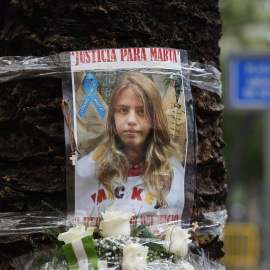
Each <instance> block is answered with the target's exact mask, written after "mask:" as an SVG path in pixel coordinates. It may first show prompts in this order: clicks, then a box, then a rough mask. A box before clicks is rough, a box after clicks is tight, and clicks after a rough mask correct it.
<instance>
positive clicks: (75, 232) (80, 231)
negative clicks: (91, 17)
mask: <svg viewBox="0 0 270 270" xmlns="http://www.w3.org/2000/svg"><path fill="white" fill-rule="evenodd" d="M94 230H95V227H87V228H86V230H85V226H78V227H73V228H70V229H69V230H68V231H67V232H64V233H61V234H59V235H58V238H57V239H58V240H59V241H64V242H65V244H68V243H71V242H73V241H75V240H78V239H81V238H83V237H85V236H88V235H92V234H93V232H94Z"/></svg>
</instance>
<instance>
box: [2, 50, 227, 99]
mask: <svg viewBox="0 0 270 270" xmlns="http://www.w3.org/2000/svg"><path fill="white" fill-rule="evenodd" d="M185 69H186V71H187V72H188V73H189V78H190V84H191V85H194V86H197V87H199V88H202V89H205V90H209V91H211V92H214V93H216V94H218V95H219V96H220V97H221V95H222V85H221V73H220V71H219V70H217V69H216V68H215V67H213V66H211V65H207V64H202V63H198V62H191V61H189V64H188V65H187V66H186V67H185ZM66 72H70V71H69V66H68V65H63V62H62V61H60V57H59V55H49V56H44V57H37V56H3V57H0V82H7V81H10V80H15V79H27V78H34V77H46V76H47V77H58V78H61V77H62V74H63V73H66Z"/></svg>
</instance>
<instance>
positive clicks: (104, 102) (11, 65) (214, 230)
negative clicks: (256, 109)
mask: <svg viewBox="0 0 270 270" xmlns="http://www.w3.org/2000/svg"><path fill="white" fill-rule="evenodd" d="M143 49H145V50H146V51H148V52H149V53H151V54H149V55H151V60H149V59H148V60H146V59H145V60H146V61H144V63H143V64H141V63H140V65H141V66H140V65H138V66H136V63H135V62H136V61H137V60H138V62H140V58H139V57H142V58H143V57H146V56H144V55H143V54H140V53H143ZM113 53H116V54H115V55H114V54H113ZM117 53H119V54H117ZM174 53H175V57H174ZM116 55H117V56H116ZM90 57H91V58H90ZM116 57H119V59H120V58H121V59H123V60H122V63H121V64H120V65H119V66H115V67H114V63H113V62H117V61H116ZM125 57H126V58H125ZM152 57H153V61H152ZM170 57H171V59H170ZM124 58H125V59H124ZM142 58H141V59H142ZM154 58H155V59H154ZM90 59H92V60H91V61H92V62H91V61H90ZM136 59H137V60H136ZM72 61H73V62H72ZM97 62H99V63H100V64H99V63H97ZM124 62H125V63H126V66H124ZM168 63H169V65H168ZM80 64H82V65H81V66H80ZM91 64H92V65H91ZM96 64H99V65H96ZM170 65H171V66H170ZM112 70H114V71H115V72H111V71H112ZM138 73H140V74H142V75H143V76H144V77H143V76H142V77H140V79H139V80H142V81H143V82H144V83H148V82H147V81H145V77H148V78H150V79H151V80H152V81H153V82H154V84H156V85H158V86H159V87H157V88H162V89H161V90H160V89H159V90H160V95H161V98H162V102H163V105H164V104H165V105H167V108H166V111H165V113H167V114H166V115H167V117H168V119H171V120H172V119H173V120H172V121H173V124H174V125H175V126H177V125H179V126H180V125H182V127H183V130H181V132H182V133H183V134H184V136H182V138H181V141H177V143H178V146H180V147H179V148H181V147H182V148H181V149H182V150H183V151H182V154H183V156H184V158H182V159H180V162H178V163H176V162H175V163H173V161H172V163H171V165H169V166H171V167H169V168H171V170H174V172H173V174H174V176H175V175H176V176H177V177H179V175H181V173H178V172H177V170H176V168H182V167H183V171H181V172H182V174H183V175H184V182H181V183H178V184H177V185H175V186H173V181H174V178H172V179H171V180H170V181H171V182H170V185H172V186H173V188H172V191H169V194H171V195H170V197H173V196H175V197H176V198H177V203H174V204H173V203H172V204H171V205H173V206H174V207H175V208H177V207H178V208H179V209H178V208H177V209H176V210H175V209H174V208H173V207H171V208H172V209H170V207H167V205H166V207H162V205H160V201H158V200H157V199H156V198H155V196H153V194H152V193H151V192H150V193H146V192H145V193H146V194H145V195H144V196H145V197H143V196H142V194H143V192H144V191H142V188H141V186H139V185H141V183H139V184H138V186H135V187H132V188H133V193H132V194H131V197H132V198H133V199H134V200H135V199H137V200H138V201H139V200H142V199H141V198H143V200H144V201H146V202H147V203H148V204H150V203H149V201H151V203H153V200H155V199H156V200H157V201H154V203H153V206H155V207H154V208H155V210H152V209H150V208H147V209H146V210H145V209H144V208H143V205H140V204H136V205H135V207H134V209H133V211H132V212H133V214H134V216H133V217H132V218H131V220H130V221H128V222H129V223H130V226H131V229H132V230H134V228H136V227H137V228H138V226H139V228H141V230H138V231H137V235H136V234H135V236H134V235H132V234H131V235H129V236H128V237H127V236H122V237H118V236H115V237H111V236H107V237H103V235H102V234H104V232H105V229H104V228H103V229H101V231H100V232H101V237H100V235H97V232H96V233H95V235H94V238H95V250H96V252H97V254H98V255H97V257H98V259H99V260H106V261H107V263H108V267H107V268H106V267H105V268H102V267H101V266H100V267H99V268H98V269H133V270H135V269H145V270H150V269H160V270H161V269H167V270H169V269H190V270H192V269H196V270H198V269H200V270H204V269H207V270H212V269H213V270H214V269H215V270H223V269H225V267H224V266H222V265H220V264H218V263H215V262H212V261H211V260H209V259H208V258H207V257H206V255H205V254H204V252H203V251H202V250H201V249H200V248H198V250H197V253H199V254H200V255H195V254H193V253H192V252H191V251H190V250H189V247H188V246H189V244H187V248H188V252H187V254H182V255H181V256H180V255H175V254H174V253H173V252H171V250H170V248H169V251H168V250H167V251H166V248H165V249H164V246H166V242H167V247H171V244H172V242H168V241H167V240H166V237H165V234H166V233H167V232H168V231H169V230H171V229H172V228H174V227H177V228H182V229H184V230H188V231H189V232H190V233H191V231H194V230H196V232H198V233H199V234H201V235H209V236H211V235H220V234H221V232H222V228H223V226H224V224H225V221H226V218H227V212H226V210H222V211H218V212H211V213H204V214H203V217H200V218H198V220H196V221H197V224H196V225H195V224H193V225H192V224H191V223H192V222H191V217H190V216H191V213H192V211H193V201H194V190H195V184H196V183H195V178H196V151H197V148H196V147H197V134H196V133H197V132H196V123H195V120H194V119H195V118H194V107H193V102H192V95H191V91H190V85H194V86H197V87H199V88H201V89H205V90H208V91H211V92H214V93H216V94H218V95H219V96H221V81H220V72H219V71H218V70H217V69H216V68H214V67H213V66H209V65H205V64H201V63H196V62H189V61H188V57H187V53H186V52H185V51H183V50H174V49H166V48H151V49H150V48H133V49H121V50H120V49H107V50H95V51H86V52H85V51H84V52H71V53H62V54H60V55H53V56H45V57H34V56H27V57H21V56H14V57H11V56H6V57H1V58H0V82H1V83H4V82H8V81H11V80H16V79H28V78H35V77H57V78H62V85H63V99H64V100H67V102H66V104H68V106H69V108H68V110H69V112H68V114H69V115H70V119H69V120H70V122H69V123H68V125H65V140H66V164H67V166H66V175H67V177H66V185H67V208H68V212H67V213H66V215H64V216H63V215H60V213H58V212H53V213H52V212H43V213H37V212H27V213H12V212H9V213H1V214H0V237H9V235H23V234H36V233H45V234H46V233H48V231H54V230H55V229H56V231H59V230H60V231H67V230H68V228H70V227H72V226H74V225H77V226H78V225H81V224H84V225H85V226H88V227H89V226H94V227H96V230H97V228H98V230H99V229H100V227H99V224H100V222H101V220H102V218H101V214H100V212H101V211H104V210H107V209H105V207H108V208H110V207H111V205H112V204H113V203H114V201H113V200H112V202H111V204H110V205H109V204H108V205H105V206H102V207H101V202H102V201H103V200H104V196H105V197H106V196H107V197H108V198H109V197H110V194H109V193H104V194H103V193H102V192H101V191H102V189H99V190H97V191H96V192H93V194H92V193H91V194H88V199H90V198H91V199H92V201H94V203H95V207H96V209H95V211H96V212H94V211H92V209H90V210H89V209H87V211H86V210H85V209H83V213H80V210H81V205H80V198H81V197H83V193H85V191H86V190H87V189H86V187H87V185H85V186H83V185H82V186H81V187H79V188H78V185H77V186H76V177H77V183H78V182H79V183H80V182H82V181H85V182H86V183H87V181H88V180H89V177H88V175H87V177H85V178H84V177H83V176H84V175H85V174H87V173H88V172H87V170H88V169H89V167H90V165H89V163H87V162H89V159H86V163H85V164H88V165H87V166H84V167H83V169H82V168H80V167H79V165H78V163H79V162H80V163H81V161H76V162H75V158H79V155H77V154H76V153H75V151H76V150H78V149H79V150H81V151H82V154H83V155H84V156H86V157H87V155H88V153H89V152H90V153H91V152H93V149H95V148H96V147H97V146H98V145H99V144H100V142H101V141H102V138H103V136H104V135H103V134H104V130H105V126H106V124H105V122H104V121H103V120H102V119H103V118H104V119H106V117H108V110H109V109H108V108H109V106H110V105H109V96H110V95H111V93H112V90H113V88H114V87H115V85H116V81H117V80H118V79H120V78H121V77H124V76H126V74H135V75H136V76H137V74H138ZM120 80H121V79H120ZM96 81H97V82H98V83H99V88H98V87H96V88H95V87H94V85H95V83H96ZM112 81H113V83H112ZM107 82H109V83H108V84H106V83H107ZM87 84H88V85H87ZM87 87H88V88H89V89H88V90H89V91H88V90H87ZM116 88H117V87H115V89H116ZM87 91H88V92H91V91H92V92H94V93H95V95H96V96H95V98H96V99H91V102H92V104H91V102H88V103H89V104H90V105H89V104H87V95H88V93H87ZM133 91H134V89H133ZM170 91H171V92H170ZM108 93H109V94H108ZM136 93H137V92H136ZM138 93H140V94H141V95H143V94H144V92H143V91H142V92H138ZM138 93H137V94H138ZM119 97H121V98H122V96H121V91H120V92H119V93H118V97H117V98H116V99H115V102H116V104H117V100H119V99H120V98H119ZM91 98H92V97H91ZM140 99H141V100H143V99H142V97H141V98H140ZM140 99H139V102H140V101H141V100H140ZM129 100H132V101H134V100H136V96H134V95H133V96H132V98H130V97H129ZM146 100H147V98H146ZM164 100H165V101H164ZM85 101H86V103H85V104H86V105H87V106H92V109H91V113H92V112H93V111H94V114H93V113H92V114H89V110H88V111H87V109H85V108H84V106H83V104H84V102H85ZM94 101H95V102H96V103H95V104H94ZM125 102H126V101H125ZM137 102H138V100H137ZM143 102H145V101H144V100H143ZM147 102H148V103H147ZM147 102H145V103H143V106H142V105H140V106H137V105H136V106H137V107H140V110H141V107H144V110H145V109H146V111H147V110H149V111H150V109H149V108H148V107H149V106H150V105H151V102H152V103H155V102H153V100H150V101H149V100H147ZM149 104H150V105H149ZM120 105H121V104H120ZM124 105H125V104H124ZM154 105H156V106H160V105H159V103H155V104H154ZM128 106H129V105H128ZM131 106H133V105H131ZM147 106H148V107H147ZM125 107H127V106H126V105H125ZM137 107H136V108H137ZM153 107H154V106H153ZM122 109H123V108H122V107H121V110H122ZM159 109H160V108H159ZM66 110H67V109H66V108H65V105H63V112H64V113H66ZM136 110H137V109H136ZM139 113H141V112H139ZM172 113H173V114H175V115H176V116H175V117H172V118H170V116H171V115H172ZM180 113H181V119H180V118H179V119H177V114H180ZM68 114H67V115H68ZM116 114H117V112H116V108H113V115H114V116H113V117H114V122H117V121H116V120H115V119H116ZM143 114H144V113H143ZM153 114H154V112H151V113H149V115H151V117H152V118H151V119H150V120H149V119H148V120H147V121H148V122H151V121H152V122H151V125H149V126H151V128H153V126H154V123H153V121H154V120H153V119H155V118H154V117H153ZM78 115H79V116H80V118H79V117H78ZM149 115H148V116H149ZM84 117H85V118H87V117H89V119H91V120H89V121H88V122H87V123H86V124H85V123H84V122H83V119H85V118H84ZM78 119H79V120H78ZM178 120H179V122H177V121H178ZM155 121H156V120H155ZM93 125H96V126H99V129H101V131H100V132H98V133H97V136H96V137H94V139H93V137H91V138H90V139H91V143H90V144H88V145H87V142H86V141H87V140H86V139H81V138H86V137H87V134H86V133H87V132H88V131H89V126H91V128H92V126H93ZM107 125H108V124H107ZM85 127H86V129H87V132H85V133H84V131H83V130H84V128H85ZM151 128H149V127H148V129H147V128H146V133H147V135H145V138H146V139H148V138H149V137H147V136H149V134H150V133H151ZM93 130H94V131H95V129H94V128H92V130H91V132H92V133H93ZM78 131H79V132H78ZM80 132H81V134H79V133H80ZM117 132H119V133H120V131H119V130H117ZM134 132H135V131H134V130H131V131H129V133H132V134H129V137H135V135H134V134H133V133H134ZM159 132H160V130H159ZM161 132H162V129H161ZM72 136H74V137H73V138H71V137H72ZM91 136H92V135H91ZM145 138H144V140H146V139H145ZM157 138H158V137H157ZM121 140H122V141H123V142H124V144H125V143H126V142H125V138H124V137H123V138H122V137H121ZM74 142H75V146H74V147H73V143H74ZM76 142H77V144H78V145H76ZM143 143H144V141H142V142H141V144H143ZM126 145H127V144H126ZM126 145H125V146H126ZM77 146H78V147H77ZM70 154H71V157H70ZM95 154H96V155H98V154H99V152H94V154H93V155H95ZM171 156H172V157H171V160H173V158H174V157H173V155H171ZM90 157H91V158H92V156H90ZM70 158H72V159H73V160H72V163H71V160H70ZM81 160H82V159H81ZM178 161H179V160H178ZM144 162H145V161H144ZM147 162H151V159H149V161H147ZM145 163H146V162H145ZM74 164H76V165H75V166H73V165H74ZM81 164H82V163H81ZM135 166H137V165H135ZM135 166H134V168H133V169H135ZM139 166H141V165H140V164H139ZM142 166H145V164H144V165H142ZM181 166H182V167H181ZM181 170H182V169H181ZM78 172H79V174H80V176H79V177H78V176H76V175H77V173H78ZM97 172H98V171H95V172H94V174H93V175H95V176H96V175H97ZM169 174H170V172H168V171H165V172H164V175H165V176H166V175H169ZM137 176H138V175H136V177H137ZM157 177H159V178H161V177H160V175H158V176H157ZM78 180H79V181H78ZM95 180H96V179H95ZM139 181H141V179H139ZM181 181H182V180H181ZM87 184H88V183H87ZM179 187H180V189H181V192H182V193H183V190H184V194H182V193H181V194H182V195H181V196H182V197H181V196H180V195H179V196H178V193H180V191H179ZM78 189H80V193H76V192H77V190H78ZM74 190H75V191H74ZM134 190H135V191H136V194H135V193H134ZM124 191H125V189H118V190H117V188H115V189H114V195H117V196H119V197H117V199H122V197H121V196H122V195H123V192H124ZM170 192H171V193H170ZM176 193H177V194H176ZM154 195H156V194H154ZM123 196H124V195H123ZM107 197H106V198H107ZM183 197H184V199H183ZM166 200H167V201H168V202H169V204H168V205H169V206H170V203H171V201H170V200H168V199H167V197H166V199H164V200H163V201H166ZM167 201H166V203H167ZM84 203H85V201H83V203H82V204H84ZM76 204H77V205H80V206H79V207H78V206H76ZM164 206H165V203H164ZM117 207H118V206H117ZM117 207H116V210H118V209H117ZM132 207H133V205H131V203H129V202H127V201H126V202H125V209H124V210H130V209H131V208H132ZM85 208H86V207H85ZM156 209H158V210H156ZM121 210H122V209H121ZM154 211H156V212H155V213H156V216H154V215H153V212H154ZM153 216H154V217H153ZM103 218H104V216H103ZM120 219H121V218H120ZM118 221H119V220H118V219H117V222H118ZM117 224H118V223H117ZM117 226H118V225H117ZM140 226H142V227H140ZM109 227H110V226H109ZM146 227H147V232H149V233H147V234H146V236H147V237H145V235H144V229H145V228H146ZM138 235H139V236H140V237H139V236H138ZM191 235H192V233H191V234H190V236H191ZM190 239H191V237H190ZM186 242H187V243H189V242H191V240H187V239H186ZM72 243H73V242H72ZM132 244H135V245H137V246H140V247H146V246H148V248H149V251H148V253H147V264H145V261H144V264H142V265H143V266H141V267H140V266H138V265H137V266H135V265H134V266H132V267H133V268H132V267H131V268H130V267H127V268H125V267H124V266H123V268H121V267H122V266H121V265H122V263H123V257H121V256H123V248H124V246H127V245H132ZM58 246H59V247H60V246H61V245H59V243H58ZM194 246H195V248H197V245H196V243H195V242H194V244H193V247H194ZM58 251H59V253H60V254H61V256H60V257H57V256H55V253H49V257H48V259H47V262H45V263H42V264H40V263H38V264H37V260H36V259H37V258H36V257H37V255H38V254H39V252H40V250H39V251H37V250H36V251H35V252H33V253H29V254H25V255H23V256H20V257H17V258H14V259H13V263H14V266H15V270H20V269H29V270H31V269H44V270H49V269H55V270H56V269H57V270H61V269H63V270H64V269H69V265H68V262H67V260H66V259H63V257H64V255H63V250H62V249H61V248H60V249H59V250H58ZM58 251H57V252H58ZM116 251H118V252H119V254H120V255H121V256H118V257H117V258H116ZM136 254H137V253H136ZM39 255H40V254H39ZM133 255H134V254H133ZM134 256H135V255H134ZM136 256H139V257H137V259H139V261H140V260H146V259H145V258H142V257H145V256H142V255H141V253H140V254H139V255H138V254H137V255H136ZM79 261H80V260H79ZM129 261H130V259H128V260H127V262H129ZM88 266H89V267H88ZM80 269H97V268H95V267H93V264H89V265H87V267H86V268H80Z"/></svg>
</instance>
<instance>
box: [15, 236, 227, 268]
mask: <svg viewBox="0 0 270 270" xmlns="http://www.w3.org/2000/svg"><path fill="white" fill-rule="evenodd" d="M94 241H95V244H94V245H95V249H96V252H97V260H98V261H101V262H103V263H104V262H106V265H107V267H106V268H102V267H100V268H98V269H108V270H118V269H119V270H120V269H122V268H121V267H123V263H124V260H125V259H124V257H123V256H124V254H123V248H124V247H125V246H127V245H136V248H138V247H143V248H145V247H147V248H148V251H147V258H146V257H145V255H144V254H142V253H139V254H137V256H136V259H134V262H133V261H131V262H130V261H129V265H127V266H126V267H127V268H125V269H138V270H139V269H144V270H152V269H153V270H154V269H159V270H162V269H164V270H165V269H166V270H192V269H195V270H204V269H205V270H225V267H224V266H223V265H221V264H219V263H216V262H213V261H211V260H209V259H208V258H207V257H206V255H205V254H204V252H203V251H202V250H201V249H198V250H197V252H198V254H199V255H195V254H193V253H192V252H190V251H189V250H188V251H187V253H186V254H184V255H183V256H178V255H176V254H173V253H170V252H167V251H166V248H164V247H163V246H164V245H167V246H169V243H168V241H165V240H163V239H153V238H140V237H124V236H118V237H106V238H99V239H95V240H94ZM151 245H152V248H151ZM153 245H154V249H153ZM132 252H133V251H132ZM132 252H131V255H132V257H133V253H132ZM50 258H51V259H50V260H49V261H47V262H46V263H38V261H37V260H36V254H35V253H33V252H32V253H28V254H25V255H23V256H20V257H16V258H14V259H13V263H14V265H15V269H16V270H22V269H28V270H32V269H38V270H67V269H69V268H68V267H69V266H68V263H67V261H66V260H62V259H59V258H57V257H55V256H54V255H53V254H51V257H50ZM143 260H144V266H143V267H140V266H138V265H139V264H140V263H141V261H143ZM141 264H142V263H141ZM101 265H102V263H101V264H100V266H101ZM142 265H143V264H142ZM82 269H84V268H82ZM87 269H94V268H93V266H92V264H89V265H88V267H87Z"/></svg>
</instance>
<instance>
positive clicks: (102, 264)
mask: <svg viewBox="0 0 270 270" xmlns="http://www.w3.org/2000/svg"><path fill="white" fill-rule="evenodd" d="M107 269H108V265H107V261H100V260H98V270H107Z"/></svg>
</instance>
